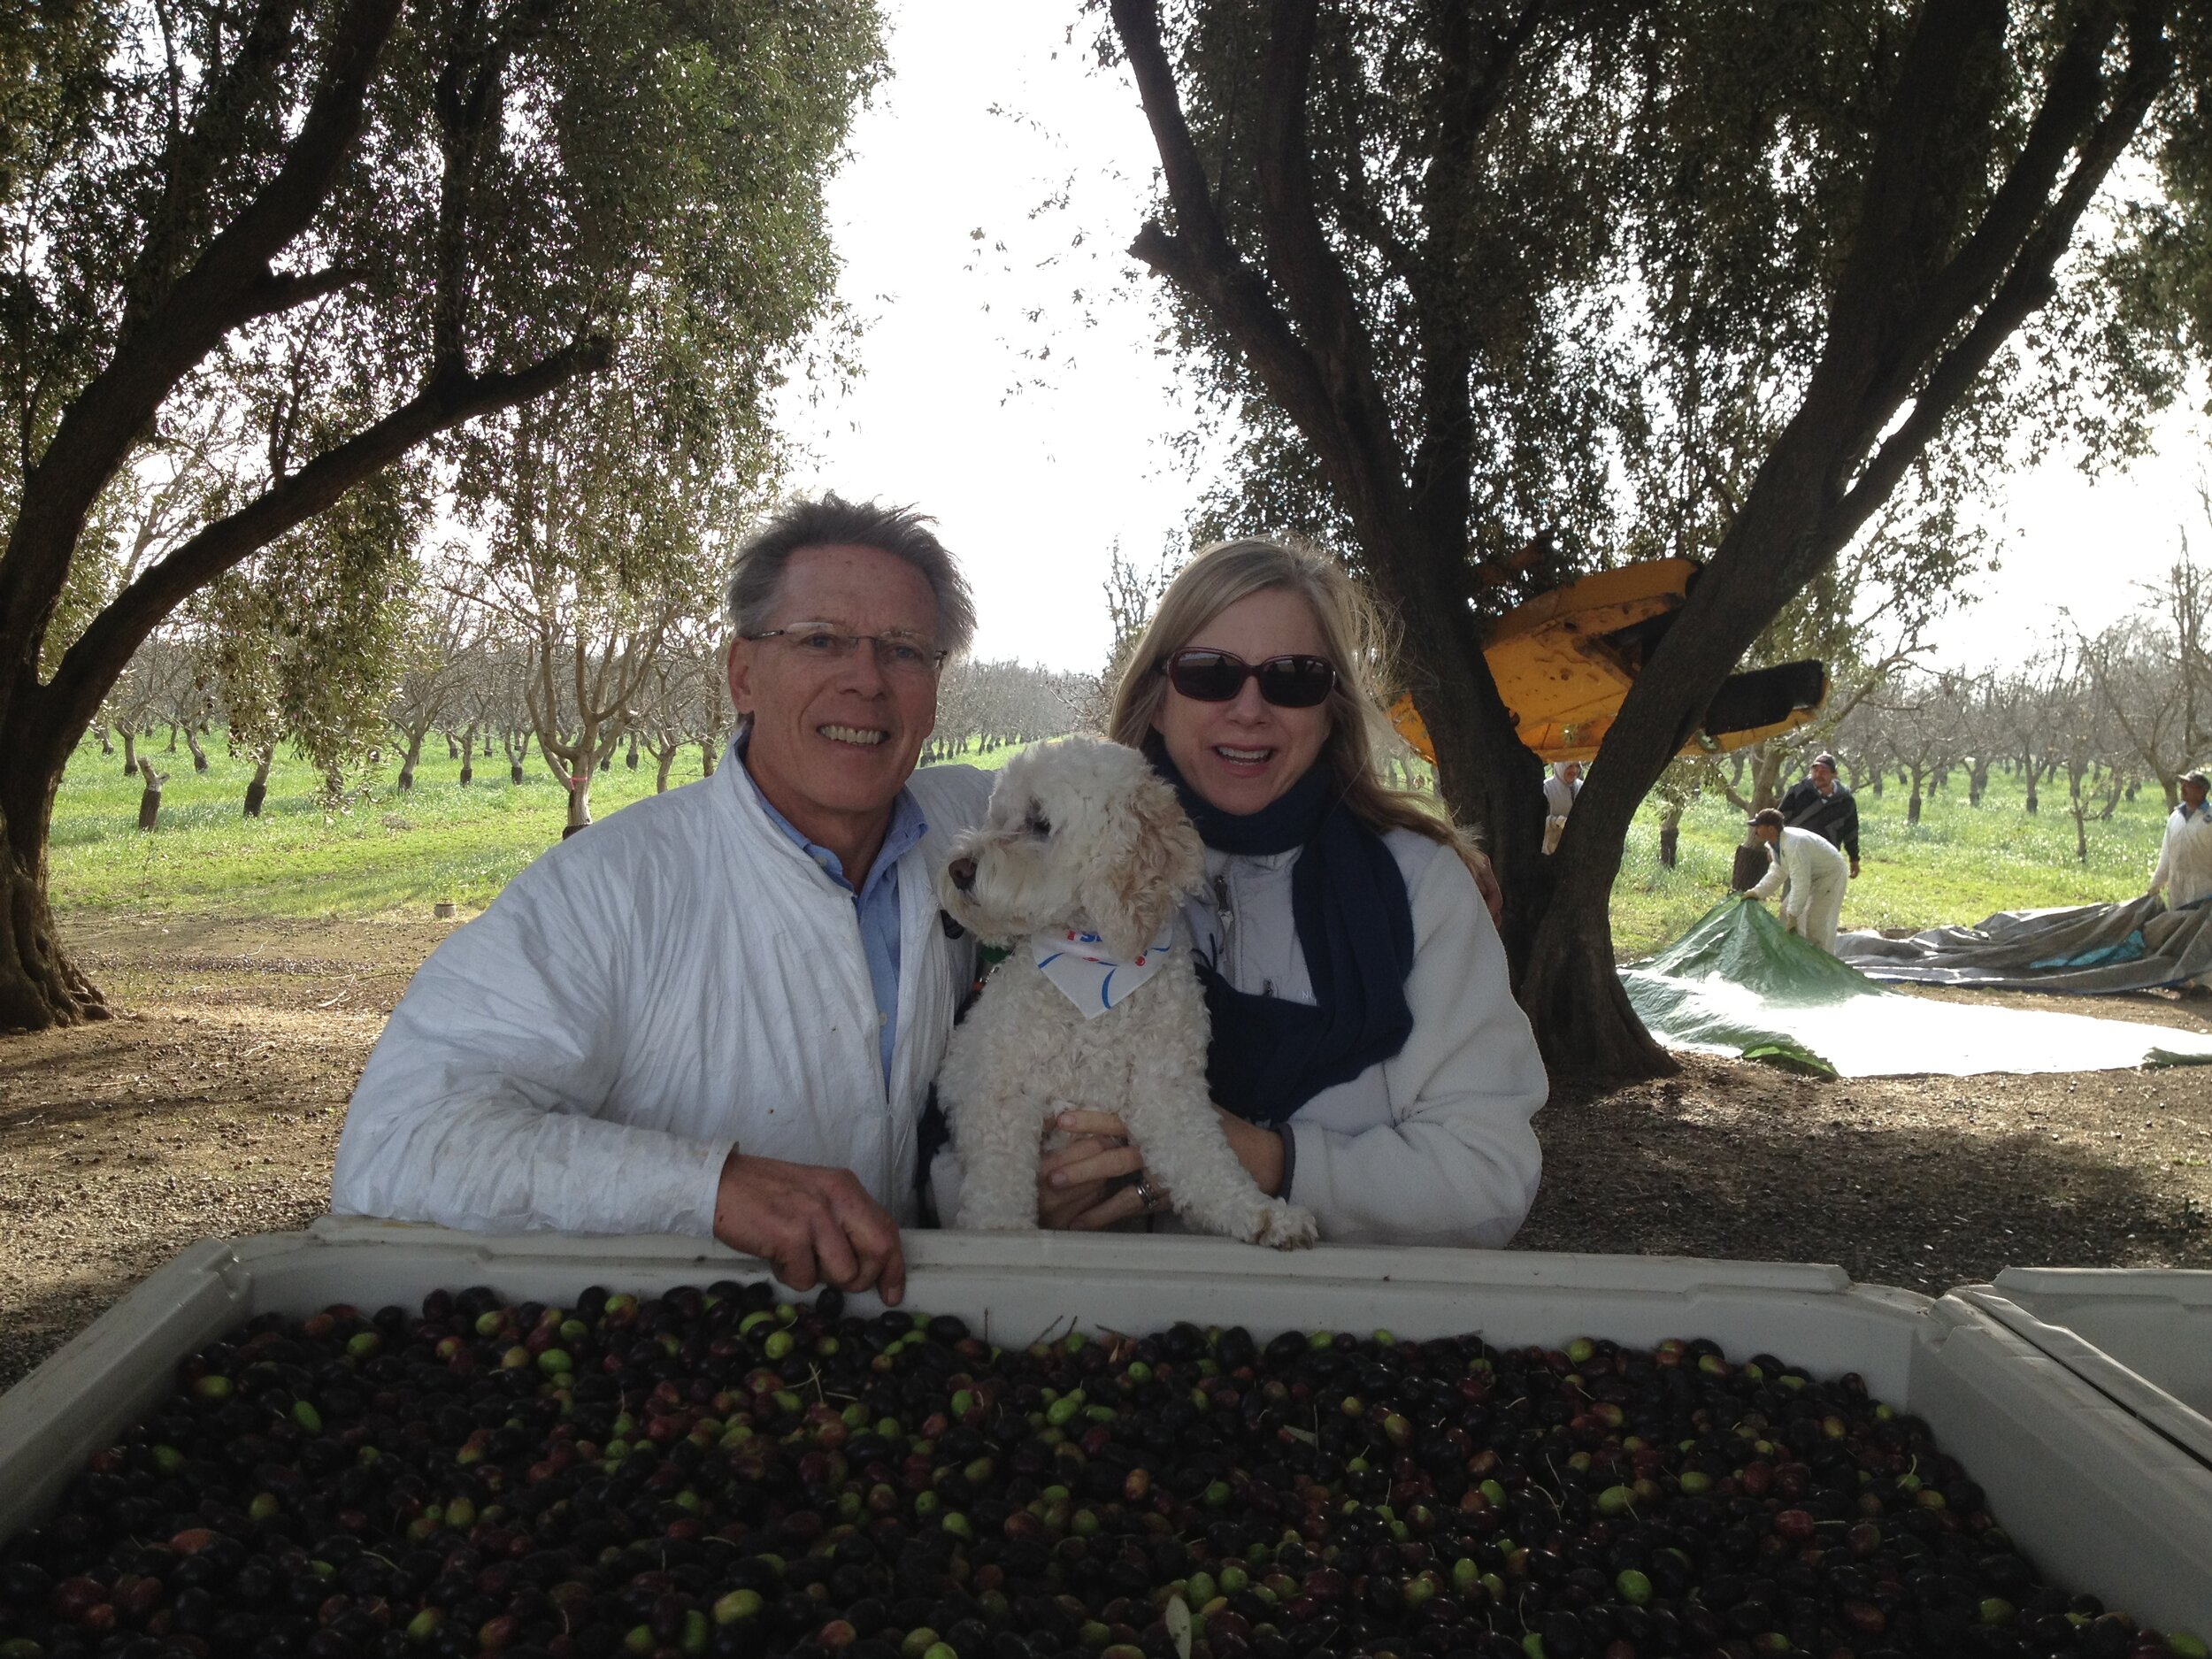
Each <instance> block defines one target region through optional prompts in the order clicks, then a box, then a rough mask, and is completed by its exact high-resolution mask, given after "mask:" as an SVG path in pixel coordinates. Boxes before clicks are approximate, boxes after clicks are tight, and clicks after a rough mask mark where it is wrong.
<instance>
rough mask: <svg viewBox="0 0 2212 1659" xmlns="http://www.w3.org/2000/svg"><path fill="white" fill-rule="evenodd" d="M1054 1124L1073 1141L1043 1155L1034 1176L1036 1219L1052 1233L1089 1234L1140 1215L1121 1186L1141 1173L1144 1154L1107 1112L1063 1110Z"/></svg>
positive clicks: (1128, 1191)
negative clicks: (1035, 1182)
mask: <svg viewBox="0 0 2212 1659" xmlns="http://www.w3.org/2000/svg"><path fill="white" fill-rule="evenodd" d="M1053 1122H1054V1126H1055V1127H1056V1128H1058V1129H1059V1130H1061V1131H1062V1132H1063V1133H1067V1134H1071V1135H1073V1136H1075V1137H1076V1138H1075V1140H1073V1141H1071V1142H1069V1144H1067V1145H1066V1146H1064V1147H1062V1148H1060V1149H1059V1150H1058V1151H1056V1152H1048V1153H1047V1154H1045V1156H1044V1161H1043V1163H1042V1164H1040V1165H1039V1168H1038V1173H1037V1220H1038V1224H1039V1225H1041V1226H1046V1227H1050V1228H1053V1229H1055V1230H1056V1231H1073V1232H1077V1233H1094V1232H1097V1231H1098V1230H1099V1229H1101V1228H1103V1227H1110V1226H1114V1225H1117V1224H1118V1223H1120V1222H1124V1221H1127V1220H1129V1219H1130V1218H1132V1217H1136V1216H1141V1215H1142V1214H1143V1213H1144V1204H1143V1202H1141V1200H1140V1199H1139V1198H1138V1197H1137V1194H1136V1191H1135V1189H1134V1187H1127V1186H1121V1185H1118V1183H1120V1182H1122V1181H1124V1180H1125V1179H1127V1178H1128V1177H1130V1176H1133V1175H1138V1174H1141V1173H1142V1172H1143V1170H1144V1154H1143V1153H1142V1152H1141V1151H1140V1150H1139V1149H1138V1148H1135V1147H1133V1146H1132V1145H1130V1143H1129V1131H1128V1128H1127V1126H1126V1125H1124V1124H1123V1123H1122V1121H1121V1119H1120V1118H1118V1117H1117V1116H1115V1114H1113V1113H1112V1112H1095V1111H1078V1110H1068V1111H1064V1112H1062V1113H1061V1114H1060V1115H1059V1117H1058V1118H1055V1119H1054V1120H1053Z"/></svg>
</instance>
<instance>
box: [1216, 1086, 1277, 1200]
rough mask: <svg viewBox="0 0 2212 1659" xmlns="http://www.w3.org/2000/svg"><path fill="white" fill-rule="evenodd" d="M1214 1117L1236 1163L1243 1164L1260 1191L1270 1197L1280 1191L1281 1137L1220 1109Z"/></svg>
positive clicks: (1270, 1130) (1218, 1108)
mask: <svg viewBox="0 0 2212 1659" xmlns="http://www.w3.org/2000/svg"><path fill="white" fill-rule="evenodd" d="M1214 1116H1215V1117H1217V1118H1220V1119H1221V1132H1222V1133H1224V1134H1225V1135H1227V1136H1228V1137H1229V1150H1230V1151H1232V1152H1233V1153H1235V1154H1236V1155H1237V1162H1238V1163H1240V1164H1243V1165H1244V1170H1245V1173H1246V1174H1248V1175H1249V1176H1250V1177H1251V1178H1252V1179H1253V1180H1254V1181H1255V1182H1256V1183H1257V1185H1258V1187H1259V1189H1260V1191H1262V1192H1263V1193H1265V1194H1267V1195H1268V1196H1269V1197H1270V1198H1272V1197H1274V1196H1275V1195H1276V1194H1278V1193H1279V1192H1281V1191H1282V1190H1283V1138H1282V1136H1280V1135H1279V1134H1277V1133H1275V1132H1274V1131H1273V1130H1272V1129H1263V1128H1261V1127H1260V1125H1257V1124H1256V1123H1253V1122H1251V1121H1250V1120H1248V1119H1247V1118H1240V1117H1238V1116H1237V1115H1236V1114H1235V1113H1234V1112H1225V1111H1223V1110H1221V1108H1220V1107H1218V1106H1217V1107H1215V1108H1214Z"/></svg>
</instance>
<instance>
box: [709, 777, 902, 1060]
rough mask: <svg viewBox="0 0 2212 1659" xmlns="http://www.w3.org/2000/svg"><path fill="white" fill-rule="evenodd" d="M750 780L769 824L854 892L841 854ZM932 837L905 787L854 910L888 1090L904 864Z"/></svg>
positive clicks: (896, 1001) (855, 897)
mask: <svg viewBox="0 0 2212 1659" xmlns="http://www.w3.org/2000/svg"><path fill="white" fill-rule="evenodd" d="M737 763H738V764H739V765H740V766H744V765H745V751H744V749H743V748H742V747H741V748H740V749H738V752H737ZM745 781H746V782H747V783H749V784H752V786H753V794H754V795H755V796H756V797H757V799H758V800H759V802H760V804H761V810H763V811H764V812H766V813H767V814H768V820H769V822H770V823H772V824H773V825H774V826H776V827H777V828H778V829H780V830H781V831H782V832H783V833H785V834H786V835H787V836H789V837H790V838H791V844H792V845H793V846H794V847H796V848H798V849H800V850H802V851H803V852H804V853H805V854H806V856H808V857H810V858H811V859H812V860H814V862H815V863H816V864H819V865H820V866H821V867H822V871H823V873H824V874H826V875H827V876H828V877H829V879H831V880H833V881H834V882H835V883H837V885H838V886H839V887H842V888H844V889H845V891H846V892H848V893H853V884H852V883H851V882H849V881H848V880H846V879H845V866H844V864H843V863H842V862H841V860H840V859H839V858H838V856H837V855H836V854H835V853H833V852H832V851H831V850H830V849H828V848H826V847H824V846H821V845H819V844H818V843H817V842H814V841H809V840H807V838H806V837H805V836H804V835H803V834H802V833H800V831H799V830H798V828H797V827H796V826H795V825H794V824H793V823H792V822H791V820H790V819H789V818H786V817H784V815H783V814H782V813H780V812H779V811H777V810H776V809H775V806H774V804H773V803H772V802H770V800H769V799H768V797H767V796H766V795H762V794H761V792H760V785H759V784H757V783H754V781H753V774H752V771H751V769H750V768H749V767H747V768H746V771H745ZM927 833H929V826H928V824H927V823H926V822H925V821H924V819H923V818H922V806H921V803H920V802H918V801H917V800H915V798H914V796H913V795H912V794H911V793H910V791H908V790H905V789H901V790H900V791H899V793H898V798H897V799H896V800H895V801H893V802H892V803H891V828H890V830H889V831H888V832H887V833H886V834H885V836H884V838H883V850H882V851H880V852H879V853H878V854H877V855H876V861H875V863H874V864H873V865H872V866H871V867H870V869H869V871H868V877H867V879H866V880H864V881H863V882H862V883H861V884H860V891H859V892H857V893H853V910H854V913H855V914H856V917H857V918H858V919H859V922H860V948H861V949H862V950H863V951H864V952H865V953H866V954H867V957H868V986H869V988H870V989H871V990H872V991H873V992H874V993H875V999H876V1024H877V1031H878V1039H879V1040H878V1043H877V1048H878V1049H879V1055H880V1057H881V1059H882V1062H883V1084H884V1087H886V1088H888V1087H890V1086H891V1049H892V1047H893V1045H894V1044H895V1042H896V1041H897V1039H898V1034H899V860H900V859H901V858H902V857H904V856H906V855H907V854H908V853H909V852H910V851H912V850H913V849H914V848H915V846H916V845H917V844H918V842H919V841H921V839H922V837H923V836H924V835H926V834H927Z"/></svg>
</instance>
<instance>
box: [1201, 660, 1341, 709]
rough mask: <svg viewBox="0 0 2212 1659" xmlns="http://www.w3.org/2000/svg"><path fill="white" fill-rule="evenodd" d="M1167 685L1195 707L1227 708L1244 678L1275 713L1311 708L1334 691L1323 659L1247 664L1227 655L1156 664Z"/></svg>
mask: <svg viewBox="0 0 2212 1659" xmlns="http://www.w3.org/2000/svg"><path fill="white" fill-rule="evenodd" d="M1159 672H1161V673H1163V674H1165V675H1166V676H1167V683H1168V684H1169V685H1171V686H1172V687H1175V689H1176V690H1178V691H1179V692H1181V693H1182V694H1183V695H1185V696H1186V697H1188V698H1190V699H1191V700H1192V701H1193V702H1194V703H1227V702H1228V701H1229V700H1230V699H1231V698H1233V697H1234V696H1235V695H1237V694H1238V693H1239V692H1240V691H1242V690H1243V689H1244V682H1245V680H1247V679H1248V678H1249V679H1252V680H1258V681H1259V682H1260V695H1261V696H1263V697H1264V698H1266V699H1267V701H1268V702H1270V703H1273V704H1274V705H1275V706H1276V707H1277V708H1279V709H1310V708H1312V707H1314V706H1315V705H1316V704H1317V703H1323V702H1325V701H1326V700H1327V698H1328V695H1329V693H1331V692H1332V691H1333V690H1335V689H1336V668H1335V665H1334V664H1332V663H1331V662H1330V661H1329V660H1328V658H1327V657H1269V658H1268V659H1267V660H1266V661H1265V662H1263V663H1248V662H1246V661H1245V660H1244V659H1243V658H1242V657H1233V656H1232V655H1230V653H1228V652H1227V651H1208V650H1200V649H1195V648H1193V649H1187V650H1180V651H1178V652H1176V653H1175V654H1174V655H1173V656H1172V657H1169V658H1168V659H1167V661H1165V662H1164V663H1162V664H1160V668H1159Z"/></svg>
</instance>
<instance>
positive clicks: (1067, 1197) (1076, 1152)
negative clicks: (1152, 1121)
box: [1037, 1106, 1283, 1233]
mask: <svg viewBox="0 0 2212 1659" xmlns="http://www.w3.org/2000/svg"><path fill="white" fill-rule="evenodd" d="M1214 1114H1215V1116H1216V1117H1217V1118H1219V1119H1220V1120H1221V1132H1222V1133H1223V1134H1225V1136H1227V1137H1228V1141H1229V1149H1230V1150H1231V1151H1232V1152H1233V1153H1235V1154H1236V1155H1237V1162H1238V1163H1240V1164H1243V1165H1244V1168H1245V1171H1246V1172H1247V1173H1248V1174H1249V1175H1250V1176H1251V1178H1252V1179H1253V1181H1254V1182H1255V1183H1256V1184H1257V1186H1258V1187H1259V1189H1260V1190H1261V1191H1262V1192H1263V1193H1266V1194H1270V1195H1272V1194H1275V1193H1277V1192H1279V1191H1280V1190H1281V1188H1282V1185H1283V1141H1282V1137H1281V1136H1280V1135H1279V1134H1277V1133H1275V1132H1274V1131H1273V1130H1272V1129H1263V1128H1261V1127H1260V1126H1259V1125H1257V1124H1254V1123H1248V1122H1247V1121H1246V1120H1245V1119H1244V1118H1239V1117H1238V1116H1236V1114H1234V1113H1233V1112H1225V1111H1223V1110H1221V1108H1220V1107H1218V1106H1217V1107H1215V1108H1214ZM1054 1125H1055V1126H1056V1128H1058V1129H1059V1130H1061V1131H1062V1132H1063V1133H1067V1134H1071V1135H1074V1136H1076V1137H1077V1139H1076V1140H1075V1141H1071V1143H1070V1144H1068V1145H1067V1146H1064V1147H1063V1148H1060V1149H1059V1150H1058V1151H1057V1152H1048V1153H1047V1154H1046V1155H1045V1157H1044V1161H1043V1163H1042V1164H1041V1165H1040V1166H1039V1171H1038V1176H1037V1219H1038V1221H1039V1223H1040V1224H1041V1225H1043V1226H1047V1227H1050V1228H1054V1229H1057V1230H1064V1231H1072V1232H1078V1233H1094V1232H1097V1231H1098V1230H1100V1229H1102V1228H1105V1227H1111V1226H1117V1225H1119V1224H1121V1223H1122V1222H1125V1221H1131V1220H1134V1219H1135V1218H1136V1217H1139V1216H1141V1215H1143V1214H1144V1213H1145V1209H1144V1201H1143V1200H1142V1199H1141V1198H1139V1197H1138V1196H1137V1190H1136V1187H1135V1185H1134V1184H1133V1183H1130V1182H1129V1180H1128V1178H1129V1177H1131V1176H1134V1175H1141V1174H1143V1173H1144V1148H1142V1147H1140V1146H1137V1145H1134V1144H1133V1143H1132V1141H1130V1139H1129V1128H1128V1125H1125V1124H1124V1123H1123V1122H1122V1120H1121V1119H1120V1118H1118V1117H1117V1116H1116V1115H1115V1114H1113V1113H1112V1112H1097V1111H1079V1110H1068V1111H1064V1112H1062V1113H1061V1114H1060V1116H1059V1117H1058V1118H1056V1119H1054ZM1123 1183H1127V1184H1123ZM1152 1186H1153V1193H1154V1197H1155V1200H1156V1205H1157V1206H1158V1207H1160V1208H1166V1207H1169V1206H1171V1205H1172V1203H1173V1202H1174V1198H1173V1195H1172V1194H1170V1193H1169V1192H1168V1191H1167V1189H1166V1188H1165V1187H1163V1186H1162V1185H1161V1184H1160V1183H1159V1182H1158V1181H1157V1180H1155V1181H1154V1182H1153V1184H1152Z"/></svg>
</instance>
